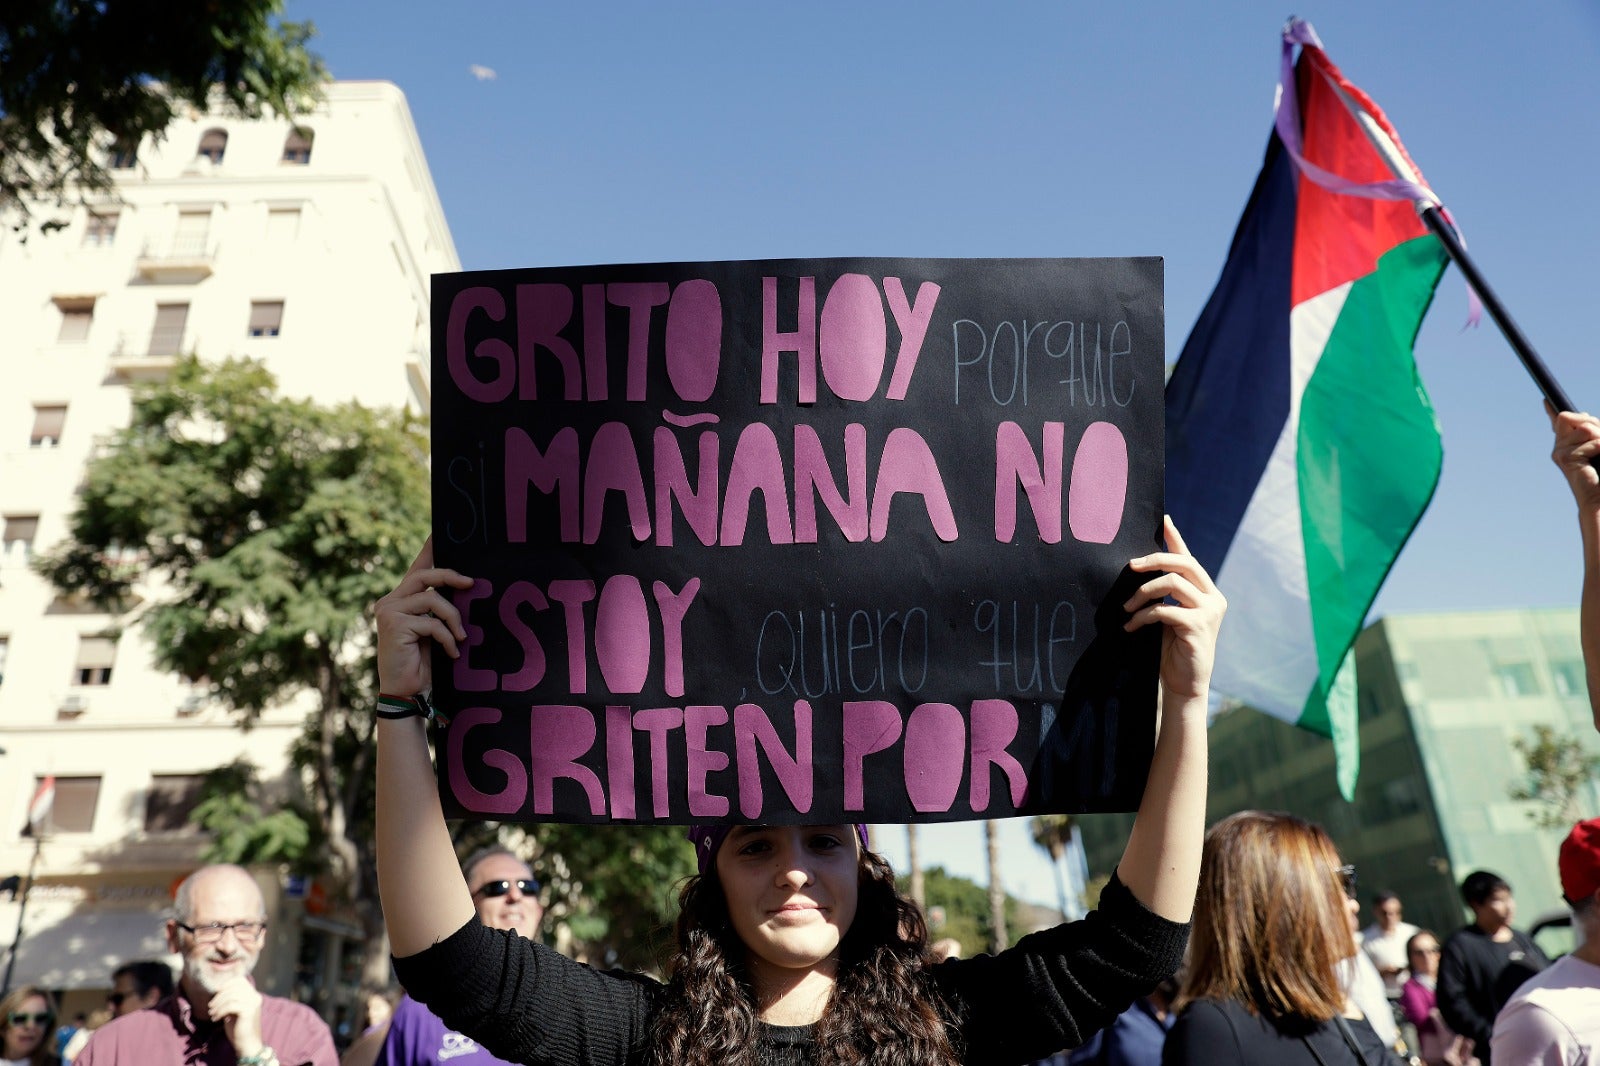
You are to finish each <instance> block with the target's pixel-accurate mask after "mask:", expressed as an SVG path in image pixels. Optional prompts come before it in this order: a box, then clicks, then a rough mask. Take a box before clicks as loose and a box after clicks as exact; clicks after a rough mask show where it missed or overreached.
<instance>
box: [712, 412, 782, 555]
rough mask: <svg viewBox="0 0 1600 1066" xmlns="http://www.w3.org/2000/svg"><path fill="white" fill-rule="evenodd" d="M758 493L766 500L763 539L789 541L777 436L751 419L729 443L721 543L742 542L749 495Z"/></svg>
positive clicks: (769, 427)
mask: <svg viewBox="0 0 1600 1066" xmlns="http://www.w3.org/2000/svg"><path fill="white" fill-rule="evenodd" d="M757 492H759V493H761V499H762V500H763V501H764V502H765V503H766V510H767V539H768V540H769V541H771V542H772V543H773V544H793V543H794V533H793V531H792V530H791V529H790V526H789V486H788V485H787V483H786V482H785V480H784V476H783V455H782V454H781V453H780V452H779V451H778V438H777V436H776V435H775V434H774V433H773V432H772V427H771V426H769V425H767V424H766V423H765V422H752V423H750V424H749V425H748V426H745V427H744V429H743V430H742V431H741V432H740V434H739V440H738V443H736V444H735V445H734V446H733V463H732V465H731V467H730V468H729V470H728V488H727V490H726V495H725V496H724V497H723V501H722V530H721V533H720V535H719V537H718V541H719V543H722V544H743V543H744V529H745V522H746V520H747V519H748V518H749V513H750V498H751V496H752V495H754V494H755V493H757Z"/></svg>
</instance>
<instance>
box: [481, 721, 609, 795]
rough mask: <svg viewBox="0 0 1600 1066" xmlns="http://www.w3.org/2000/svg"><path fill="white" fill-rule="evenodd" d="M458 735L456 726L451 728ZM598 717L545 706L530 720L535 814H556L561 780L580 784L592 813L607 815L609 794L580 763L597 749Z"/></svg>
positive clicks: (530, 768)
mask: <svg viewBox="0 0 1600 1066" xmlns="http://www.w3.org/2000/svg"><path fill="white" fill-rule="evenodd" d="M451 731H452V732H454V724H452V726H451ZM594 738H595V724H594V716H593V715H591V714H590V713H589V712H588V710H586V709H585V708H583V707H569V706H565V705H562V704H545V705H542V706H538V707H535V708H533V711H532V712H531V713H530V714H529V716H528V745H529V747H528V750H529V751H531V752H532V753H533V760H532V764H531V765H530V766H529V769H528V774H529V776H530V777H531V778H532V779H533V813H535V814H554V813H555V809H556V803H555V787H556V782H557V781H558V780H563V779H565V780H569V781H576V782H577V783H578V784H579V785H580V786H581V787H582V788H583V793H584V796H585V797H587V799H588V801H589V813H590V814H594V815H601V814H605V813H606V802H605V790H604V789H602V788H601V787H600V778H599V777H598V776H597V775H596V774H595V772H594V771H593V770H591V769H589V768H588V767H587V766H584V765H583V764H582V763H580V762H579V761H578V759H579V758H581V757H582V756H583V755H585V754H587V753H588V751H589V749H590V748H592V747H594Z"/></svg>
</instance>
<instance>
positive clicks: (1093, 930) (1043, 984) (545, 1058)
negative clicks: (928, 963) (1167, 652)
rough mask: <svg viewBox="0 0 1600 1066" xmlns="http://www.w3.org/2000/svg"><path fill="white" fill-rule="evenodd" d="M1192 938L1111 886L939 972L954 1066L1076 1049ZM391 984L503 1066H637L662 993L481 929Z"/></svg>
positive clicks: (771, 1042)
mask: <svg viewBox="0 0 1600 1066" xmlns="http://www.w3.org/2000/svg"><path fill="white" fill-rule="evenodd" d="M1188 936H1189V927H1188V925H1186V924H1179V923H1177V922H1170V921H1167V920H1166V919H1164V918H1162V917H1160V916H1159V915H1156V914H1154V913H1152V912H1151V911H1149V910H1148V909H1146V908H1145V907H1144V906H1143V905H1142V904H1140V903H1139V901H1138V900H1136V899H1135V898H1134V896H1133V893H1131V892H1129V891H1128V889H1127V887H1126V886H1124V885H1123V884H1122V882H1121V881H1120V880H1118V879H1117V878H1116V877H1113V878H1112V880H1111V883H1110V884H1109V885H1107V886H1106V888H1105V891H1104V892H1103V893H1102V894H1101V897H1100V908H1099V909H1098V910H1097V911H1095V912H1093V913H1091V914H1090V915H1089V916H1088V917H1087V918H1085V919H1084V920H1083V921H1080V922H1072V923H1070V924H1068V925H1060V926H1057V927H1055V928H1054V929H1048V930H1045V931H1043V932H1040V933H1033V934H1031V935H1029V936H1026V937H1023V938H1022V939H1021V940H1020V941H1018V942H1017V944H1016V946H1015V947H1012V948H1010V949H1008V950H1006V951H1002V952H1001V953H1000V954H998V955H992V956H991V955H979V956H977V957H975V958H971V959H951V960H949V961H947V962H943V963H940V964H938V965H937V966H936V967H935V968H934V979H935V982H936V984H937V985H938V987H939V990H940V993H941V994H942V995H943V996H944V998H945V1001H946V1003H947V1004H949V1005H950V1006H951V1007H952V1008H954V1013H955V1014H956V1015H957V1016H959V1017H960V1018H961V1019H962V1021H961V1023H960V1027H959V1031H957V1032H954V1033H952V1034H951V1036H952V1039H953V1041H954V1043H955V1045H956V1047H957V1048H960V1049H962V1050H963V1052H964V1054H963V1061H964V1062H966V1063H969V1064H973V1066H977V1064H991V1063H992V1064H996V1066H999V1064H1015V1063H1026V1062H1032V1061H1034V1060H1036V1059H1040V1058H1044V1057H1045V1056H1047V1055H1050V1054H1052V1053H1054V1052H1056V1051H1060V1050H1062V1049H1065V1048H1070V1047H1076V1046H1077V1045H1078V1044H1081V1043H1082V1042H1083V1041H1084V1040H1085V1039H1087V1037H1088V1036H1089V1035H1090V1034H1091V1033H1093V1032H1095V1031H1096V1030H1098V1029H1101V1028H1103V1027H1105V1026H1106V1025H1109V1024H1110V1023H1111V1022H1112V1021H1113V1020H1114V1019H1115V1018H1116V1017H1117V1015H1118V1014H1120V1013H1122V1011H1123V1010H1125V1009H1127V1007H1128V1005H1129V1004H1131V1003H1132V1002H1133V1001H1134V999H1136V998H1137V997H1139V996H1141V995H1144V994H1145V993H1146V992H1148V991H1150V990H1151V989H1152V988H1154V987H1155V985H1156V984H1157V983H1158V982H1160V981H1161V980H1162V979H1163V978H1165V977H1167V976H1169V975H1170V974H1172V973H1173V972H1174V971H1176V969H1177V967H1178V964H1179V963H1180V962H1181V961H1182V959H1183V950H1184V946H1185V944H1186V943H1187V942H1188ZM394 961H395V970H396V972H397V973H398V974H399V977H400V983H401V984H402V985H404V986H405V988H406V990H407V991H408V992H409V993H410V994H411V995H412V997H413V998H415V999H417V1000H419V1001H421V1002H422V1003H425V1004H426V1005H427V1006H428V1008H429V1009H430V1010H432V1011H433V1012H434V1013H435V1014H437V1015H438V1016H439V1017H440V1018H442V1019H444V1021H445V1024H447V1025H449V1026H450V1027H451V1028H452V1029H455V1030H457V1031H459V1032H462V1033H466V1034H467V1035H468V1036H471V1037H472V1038H474V1039H475V1040H477V1041H478V1042H479V1043H481V1044H482V1045H483V1046H484V1047H486V1048H488V1049H489V1050H490V1051H491V1052H493V1053H494V1054H496V1055H498V1056H500V1057H501V1058H503V1059H507V1060H509V1061H511V1062H521V1063H529V1064H540V1066H542V1064H551V1066H638V1064H641V1063H643V1062H645V1061H646V1060H647V1058H648V1055H649V1049H650V1041H651V1039H652V1026H653V1022H654V1018H655V1014H656V1010H657V1009H658V1005H659V1003H660V1000H661V994H662V992H663V990H664V986H662V985H661V984H659V983H658V982H656V981H654V980H652V979H650V978H648V977H644V976H642V975H639V974H630V973H623V972H621V971H609V972H601V971H599V970H594V969H591V968H590V967H588V966H584V965H582V964H581V963H576V962H573V961H572V960H570V959H568V958H566V957H564V956H562V955H560V954H558V953H556V952H555V951H552V950H551V949H549V948H547V947H545V946H544V945H542V944H536V943H533V942H532V941H529V940H525V939H523V938H522V937H520V936H517V935H516V934H515V933H511V932H507V931H504V930H497V929H489V928H486V927H485V926H483V925H482V924H480V923H479V922H478V921H477V919H476V918H474V919H473V920H472V921H469V922H468V923H467V924H466V925H464V926H462V927H461V928H460V929H458V930H457V931H456V932H455V933H453V934H452V935H450V936H449V937H447V938H446V939H444V940H442V941H440V942H439V943H438V944H435V945H433V946H432V947H430V948H428V949H427V950H425V951H421V952H419V953H417V954H415V955H409V956H407V957H405V958H397V959H395V960H394ZM758 1040H759V1041H760V1045H761V1059H762V1061H763V1062H767V1063H772V1064H774V1066H780V1064H781V1066H807V1064H809V1063H811V1062H814V1061H815V1050H816V1048H815V1042H814V1034H813V1027H812V1026H809V1025H807V1026H772V1025H765V1024H763V1025H761V1027H760V1034H759V1037H758Z"/></svg>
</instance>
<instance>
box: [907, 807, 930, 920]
mask: <svg viewBox="0 0 1600 1066" xmlns="http://www.w3.org/2000/svg"><path fill="white" fill-rule="evenodd" d="M906 863H907V865H908V866H910V867H911V869H910V871H909V873H910V876H911V902H913V903H915V904H916V905H917V909H918V910H920V911H922V912H923V914H927V912H928V907H927V903H928V901H927V897H926V894H925V893H926V889H925V888H924V886H923V883H922V857H921V855H920V854H919V853H918V850H917V827H916V825H915V824H914V823H913V824H908V825H907V826H906Z"/></svg>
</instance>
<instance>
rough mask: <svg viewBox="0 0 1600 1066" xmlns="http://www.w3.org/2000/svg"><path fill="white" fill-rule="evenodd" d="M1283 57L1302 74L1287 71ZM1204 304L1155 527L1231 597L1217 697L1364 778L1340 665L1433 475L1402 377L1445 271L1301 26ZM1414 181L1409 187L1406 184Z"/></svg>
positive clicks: (1412, 196)
mask: <svg viewBox="0 0 1600 1066" xmlns="http://www.w3.org/2000/svg"><path fill="white" fill-rule="evenodd" d="M1296 44H1299V45H1300V46H1301V48H1300V58H1299V62H1298V63H1293V62H1292V50H1293V47H1294V45H1296ZM1279 94H1280V96H1279V104H1278V107H1279V115H1278V121H1277V125H1276V128H1275V129H1274V132H1273V134H1272V136H1271V138H1270V140H1269V141H1268V144H1267V153H1266V161H1265V163H1264V164H1263V166H1262V169H1261V174H1260V176H1259V177H1258V178H1257V179H1256V185H1255V190H1254V192H1252V194H1251V196H1250V201H1249V203H1248V204H1247V205H1246V207H1245V210H1244V216H1243V218H1241V219H1240V221H1239V227H1238V230H1237V231H1236V232H1235V234H1234V238H1233V247H1232V248H1231V249H1230V251H1229V253H1228V260H1227V262H1226V263H1225V264H1224V266H1223V268H1222V276H1221V278H1220V279H1219V280H1218V282H1217V287H1216V290H1215V291H1214V292H1213V293H1212V294H1211V299H1210V301H1209V302H1208V303H1207V304H1206V307H1205V309H1204V310H1203V311H1202V312H1201V314H1200V318H1199V320H1198V321H1197V322H1196V323H1195V327H1194V331H1193V332H1192V333H1191V334H1190V335H1189V340H1188V342H1187V343H1186V344H1185V345H1184V348H1183V354H1182V355H1181V356H1180V357H1179V359H1178V363H1177V365H1176V367H1175V369H1174V370H1173V374H1172V379H1171V381H1170V383H1169V384H1168V387H1167V508H1168V510H1169V511H1170V513H1171V514H1172V516H1173V519H1174V520H1175V521H1176V523H1177V526H1178V528H1179V529H1181V530H1182V531H1183V535H1184V538H1185V539H1186V540H1187V541H1188V543H1189V545H1190V546H1191V547H1192V548H1193V550H1194V553H1195V555H1196V556H1197V557H1198V558H1199V559H1200V561H1201V562H1202V563H1204V564H1205V566H1206V568H1207V569H1208V570H1209V571H1210V572H1211V573H1212V574H1213V575H1215V577H1216V581H1217V585H1218V587H1219V588H1221V590H1222V591H1223V593H1224V594H1225V595H1226V596H1227V597H1228V603H1229V611H1228V624H1227V626H1225V627H1224V630H1223V633H1222V638H1221V641H1220V642H1219V646H1218V648H1217V668H1216V674H1215V676H1214V678H1213V680H1212V687H1213V689H1214V690H1215V691H1216V692H1218V693H1220V694H1222V695H1225V696H1228V697H1231V698H1233V699H1236V700H1239V701H1241V702H1243V703H1245V704H1248V705H1250V706H1252V707H1255V708H1256V709H1257V710H1260V711H1264V712H1266V713H1267V714H1270V715H1273V716H1274V717H1277V718H1281V719H1283V720H1285V721H1288V722H1292V723H1294V724H1296V725H1299V726H1302V727H1304V728H1306V729H1310V730H1313V731H1315V732H1317V733H1321V734H1322V735H1324V736H1329V737H1332V738H1333V740H1334V746H1335V754H1336V757H1337V759H1338V764H1339V772H1338V777H1339V786H1340V789H1341V791H1342V792H1343V793H1344V794H1345V796H1346V798H1349V797H1350V796H1351V795H1352V793H1353V790H1354V787H1355V778H1356V770H1357V767H1358V765H1359V761H1358V760H1359V749H1358V747H1357V744H1356V735H1355V723H1356V706H1355V670H1354V658H1353V656H1352V655H1351V651H1350V649H1351V645H1352V643H1353V642H1354V640H1355V638H1356V635H1357V634H1358V633H1359V632H1360V630H1361V626H1362V623H1363V621H1364V620H1365V618H1366V615H1367V610H1368V609H1369V608H1370V607H1371V605H1372V601H1373V599H1374V598H1375V597H1376V596H1377V593H1378V588H1379V586H1380V585H1381V584H1382V583H1383V580H1384V578H1385V577H1386V576H1387V575H1388V573H1389V569H1390V567H1391V566H1393V565H1394V561H1395V557H1396V556H1397V555H1398V554H1399V552H1400V548H1401V546H1402V545H1404V544H1405V542H1406V539H1407V538H1408V537H1409V536H1410V535H1411V531H1412V529H1413V528H1414V527H1415V526H1416V524H1417V522H1418V520H1419V519H1420V518H1421V517H1422V512H1423V510H1424V508H1426V507H1427V505H1428V501H1429V500H1430V499H1431V498H1432V496H1433V490H1434V486H1435V485H1436V484H1437V483H1438V479H1439V470H1440V465H1441V461H1442V448H1441V445H1440V441H1439V430H1438V425H1437V422H1436V420H1435V418H1434V412H1433V406H1432V404H1431V402H1430V401H1429V399H1428V394H1427V392H1426V391H1425V390H1424V389H1423V386H1422V381H1421V379H1420V378H1419V376H1418V374H1417V368H1416V364H1415V361H1414V360H1413V357H1412V346H1413V344H1414V342H1415V340H1416V335H1417V330H1418V329H1419V328H1420V327H1421V324H1422V317H1423V315H1424V313H1425V312H1426V311H1427V309H1428V305H1429V303H1430V302H1431V301H1432V299H1433V293H1434V289H1435V287H1436V286H1437V285H1438V283H1439V278H1440V275H1441V274H1442V273H1443V272H1444V267H1445V263H1446V261H1447V260H1446V256H1445V252H1444V250H1443V249H1442V247H1441V246H1440V244H1439V242H1438V241H1437V240H1436V239H1435V238H1434V237H1433V236H1432V235H1431V234H1429V232H1428V231H1427V229H1426V227H1425V226H1424V225H1423V223H1422V222H1421V221H1420V220H1419V218H1418V217H1417V214H1416V210H1415V208H1414V202H1415V201H1416V200H1418V199H1427V200H1430V201H1432V202H1434V203H1437V201H1436V200H1435V199H1434V198H1433V195H1432V193H1431V192H1429V191H1428V190H1427V189H1426V188H1425V187H1423V186H1421V185H1420V184H1418V183H1410V182H1406V181H1401V180H1396V179H1394V177H1393V173H1392V172H1391V170H1390V169H1389V167H1388V166H1387V165H1386V163H1385V161H1384V159H1383V157H1381V156H1380V155H1379V153H1378V150H1377V149H1376V148H1375V146H1374V143H1373V140H1372V136H1373V135H1371V134H1369V133H1368V132H1367V131H1365V130H1364V129H1363V126H1362V125H1361V124H1360V123H1359V122H1358V121H1357V119H1356V117H1355V115H1354V113H1353V111H1354V110H1359V111H1362V112H1365V114H1366V115H1368V116H1370V117H1371V120H1372V121H1373V122H1374V123H1375V124H1376V125H1377V126H1378V127H1380V128H1381V130H1382V131H1383V134H1384V135H1386V136H1387V138H1388V139H1389V140H1391V141H1392V142H1393V144H1394V146H1395V147H1396V148H1397V149H1398V151H1399V152H1400V153H1401V154H1402V155H1403V154H1404V149H1403V148H1399V144H1400V138H1399V136H1398V134H1396V133H1395V131H1394V128H1393V127H1392V126H1391V125H1390V124H1389V121H1388V119H1386V118H1385V117H1384V115H1383V112H1382V111H1380V110H1379V109H1378V107H1377V105H1375V104H1374V103H1373V102H1372V101H1371V100H1370V99H1368V98H1367V96H1366V95H1365V94H1364V93H1362V92H1361V90H1359V89H1357V88H1356V87H1355V86H1354V85H1351V84H1350V82H1349V81H1347V80H1346V79H1345V77H1344V75H1343V74H1341V73H1340V71H1339V68H1338V67H1336V66H1334V65H1333V63H1332V62H1330V61H1329V59H1328V57H1327V55H1326V54H1325V53H1324V52H1323V50H1322V48H1321V47H1320V44H1319V43H1318V42H1317V39H1316V35H1315V33H1314V32H1313V31H1312V30H1311V27H1310V26H1309V25H1307V24H1306V23H1303V22H1299V21H1295V22H1291V23H1290V25H1289V26H1288V27H1287V28H1286V29H1285V31H1284V74H1283V81H1282V84H1281V85H1280V87H1279ZM1411 169H1412V170H1416V168H1415V167H1414V166H1413V167H1412V168H1411Z"/></svg>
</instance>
